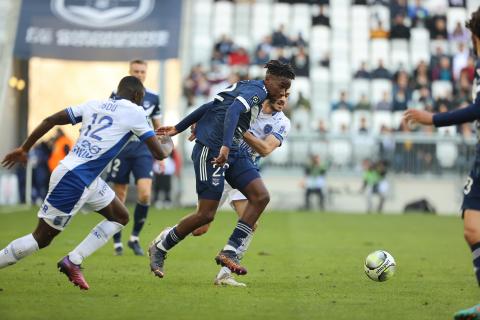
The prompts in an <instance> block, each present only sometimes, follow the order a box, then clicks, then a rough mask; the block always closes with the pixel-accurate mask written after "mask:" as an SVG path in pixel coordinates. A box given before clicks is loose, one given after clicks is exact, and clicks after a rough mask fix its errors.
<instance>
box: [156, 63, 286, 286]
mask: <svg viewBox="0 0 480 320" xmlns="http://www.w3.org/2000/svg"><path fill="white" fill-rule="evenodd" d="M265 68H266V69H267V72H266V76H265V80H246V81H239V82H237V83H234V84H233V85H231V86H230V87H228V88H226V89H225V90H223V91H222V92H220V93H219V94H218V95H216V96H215V98H214V100H213V101H211V102H208V103H206V104H204V105H202V106H201V107H199V108H198V109H196V110H195V111H193V112H192V113H190V114H189V115H188V116H186V117H185V118H184V119H183V120H182V121H180V122H179V123H178V124H177V125H176V126H173V127H170V126H167V127H161V128H160V129H159V130H157V134H160V135H169V136H174V135H176V134H178V133H180V132H182V131H184V130H186V129H188V128H189V127H190V126H191V125H192V124H194V123H196V129H195V135H196V143H195V147H194V149H193V152H192V160H193V163H194V168H195V176H196V190H197V194H198V206H197V210H196V211H195V212H194V213H192V214H190V215H189V216H186V217H185V218H183V219H182V220H181V221H180V222H179V223H178V224H177V225H176V226H174V227H173V228H172V229H171V230H170V231H169V232H168V234H167V235H166V236H165V237H164V238H163V239H162V237H160V236H159V237H157V238H156V239H155V240H154V241H153V243H152V244H151V245H150V247H149V255H150V269H151V270H152V271H153V273H154V274H155V276H158V277H160V278H162V277H163V276H164V270H163V267H164V260H165V257H166V254H167V251H168V250H170V249H171V248H173V247H174V246H175V245H176V244H178V243H179V242H180V241H181V240H183V239H184V238H185V237H186V236H187V235H189V234H190V233H192V232H193V231H194V230H195V229H197V228H199V227H201V226H203V225H205V224H208V223H210V222H212V221H213V219H214V217H215V214H216V212H217V208H218V205H219V201H220V199H221V197H222V193H223V189H224V181H225V180H227V182H228V183H229V184H230V185H231V186H232V187H233V188H235V189H238V190H240V191H241V192H242V193H243V194H244V195H245V196H246V197H247V199H248V204H247V206H246V208H245V211H244V213H243V215H242V217H241V219H239V220H238V222H237V225H236V227H235V229H234V230H233V233H232V235H231V236H230V238H229V240H228V243H227V244H226V245H225V247H224V248H223V250H221V251H220V253H219V254H218V255H217V256H216V257H215V260H216V262H217V264H219V265H221V266H224V267H227V268H229V269H230V270H231V271H232V272H233V273H236V274H238V275H244V274H246V273H247V270H246V269H245V268H244V267H243V266H241V265H240V263H239V259H238V255H237V253H238V252H237V250H238V248H239V247H240V246H241V245H242V244H244V242H245V241H246V239H248V238H249V236H250V235H251V234H252V229H253V227H254V225H255V223H256V222H257V220H258V218H259V217H260V215H261V213H262V212H263V210H264V209H265V207H266V206H267V204H268V202H269V201H270V196H269V194H268V191H267V189H266V187H265V185H264V184H263V181H262V179H261V177H260V175H259V173H258V170H257V168H256V167H255V165H254V163H253V162H252V161H251V160H250V159H249V156H248V154H246V153H245V152H244V151H242V149H241V148H240V144H241V142H242V141H243V139H242V138H243V135H244V133H245V132H246V131H247V130H248V128H249V127H250V123H251V122H253V121H254V120H255V119H256V118H257V116H258V114H259V112H260V108H261V105H262V103H263V101H264V100H265V99H267V98H268V99H270V100H272V101H276V100H277V99H282V97H283V98H284V97H285V96H286V95H287V91H288V89H289V88H290V85H291V81H292V80H293V79H294V78H295V74H294V72H293V69H292V67H291V66H290V65H289V64H283V63H281V62H279V61H277V60H272V61H270V62H268V63H267V64H266V66H265Z"/></svg>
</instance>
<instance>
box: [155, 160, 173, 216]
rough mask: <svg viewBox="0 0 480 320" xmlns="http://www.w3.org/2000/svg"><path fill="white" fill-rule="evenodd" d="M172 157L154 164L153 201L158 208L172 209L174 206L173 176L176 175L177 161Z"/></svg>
mask: <svg viewBox="0 0 480 320" xmlns="http://www.w3.org/2000/svg"><path fill="white" fill-rule="evenodd" d="M172 157H173V156H172V155H170V156H169V157H168V158H165V159H164V160H162V161H155V162H154V164H153V172H154V174H155V181H154V193H153V201H154V203H155V207H156V208H171V206H172V176H173V175H174V173H175V161H174V160H173V158H172ZM160 195H161V196H160Z"/></svg>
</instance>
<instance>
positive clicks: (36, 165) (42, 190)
mask: <svg viewBox="0 0 480 320" xmlns="http://www.w3.org/2000/svg"><path fill="white" fill-rule="evenodd" d="M51 151H52V150H51V148H50V145H49V144H48V143H47V142H45V141H44V142H41V143H39V144H37V145H36V146H35V147H33V149H32V151H31V152H30V154H29V161H30V163H31V164H32V169H33V170H32V202H33V203H35V204H38V205H41V203H42V202H43V199H44V198H45V197H46V196H47V192H48V184H49V180H50V169H49V167H48V159H49V158H50V153H51Z"/></svg>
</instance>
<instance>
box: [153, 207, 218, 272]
mask: <svg viewBox="0 0 480 320" xmlns="http://www.w3.org/2000/svg"><path fill="white" fill-rule="evenodd" d="M218 204H219V202H218V201H216V200H209V199H200V200H199V201H198V206H197V210H196V211H195V212H194V213H192V214H190V215H188V216H186V217H185V218H183V219H182V220H180V222H179V223H178V224H177V225H176V226H175V227H173V228H171V229H170V230H169V232H168V234H167V235H166V236H164V237H162V234H160V235H159V236H158V237H157V238H155V240H154V241H153V242H152V243H151V245H150V247H149V248H148V254H149V256H150V269H151V270H152V272H153V273H154V274H155V276H157V277H159V278H163V276H164V275H165V272H164V270H163V266H164V260H165V258H166V256H167V251H168V250H170V249H171V248H173V247H174V246H175V245H177V244H178V243H179V242H180V241H182V240H183V239H184V238H185V237H186V236H188V235H189V234H190V233H192V232H193V231H194V230H195V229H197V228H199V227H201V226H203V225H206V224H209V223H211V222H212V221H213V219H214V218H215V214H216V212H217V209H218Z"/></svg>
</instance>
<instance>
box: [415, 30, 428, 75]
mask: <svg viewBox="0 0 480 320" xmlns="http://www.w3.org/2000/svg"><path fill="white" fill-rule="evenodd" d="M429 44H430V32H429V31H428V30H427V29H425V28H412V29H411V30H410V63H411V65H412V67H415V66H416V65H418V63H419V62H420V61H422V60H423V61H425V62H427V63H429V62H430V45H429Z"/></svg>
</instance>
